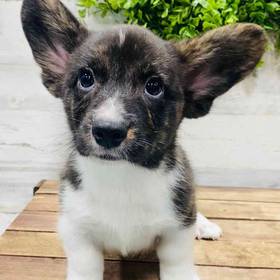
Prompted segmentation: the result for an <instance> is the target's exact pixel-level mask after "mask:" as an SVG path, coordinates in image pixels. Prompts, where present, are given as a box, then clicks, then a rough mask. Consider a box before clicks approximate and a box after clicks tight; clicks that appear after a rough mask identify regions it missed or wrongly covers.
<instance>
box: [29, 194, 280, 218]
mask: <svg viewBox="0 0 280 280" xmlns="http://www.w3.org/2000/svg"><path fill="white" fill-rule="evenodd" d="M197 204H198V210H199V211H201V212H202V213H206V216H207V217H209V218H212V219H217V218H219V219H246V220H271V221H280V211H279V204H277V203H268V202H244V201H224V200H198V201H197ZM58 209H59V206H58V197H57V196H56V195H47V194H38V195H36V196H35V197H34V199H33V200H32V202H31V203H29V204H28V205H27V207H26V209H25V210H26V211H50V212H57V211H58Z"/></svg>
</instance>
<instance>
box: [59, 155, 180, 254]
mask: <svg viewBox="0 0 280 280" xmlns="http://www.w3.org/2000/svg"><path fill="white" fill-rule="evenodd" d="M77 165H78V166H77V169H78V170H79V172H80V174H81V177H82V185H81V189H79V190H73V189H72V188H70V187H67V186H66V189H65V193H64V196H63V210H64V215H67V216H68V218H69V219H71V221H73V223H75V226H77V227H80V229H82V230H83V231H88V234H90V235H92V238H93V241H94V242H96V243H98V244H99V245H101V246H102V247H104V248H105V249H107V250H117V251H119V252H121V253H122V254H123V255H126V254H128V253H131V252H137V251H139V250H143V249H145V248H148V247H149V246H150V245H152V243H153V241H154V240H155V238H156V237H157V236H159V235H161V233H162V232H164V231H165V230H167V229H169V228H170V227H174V226H178V221H177V220H176V216H175V213H174V206H173V203H172V187H171V186H172V185H173V184H172V182H173V183H174V174H172V172H170V173H166V172H165V171H164V170H163V169H162V168H159V169H156V170H148V169H146V168H142V167H138V166H134V165H132V164H130V163H128V162H125V161H116V162H109V161H103V160H99V159H92V158H85V157H80V156H79V157H78V158H77ZM65 183H66V184H67V182H64V184H65Z"/></svg>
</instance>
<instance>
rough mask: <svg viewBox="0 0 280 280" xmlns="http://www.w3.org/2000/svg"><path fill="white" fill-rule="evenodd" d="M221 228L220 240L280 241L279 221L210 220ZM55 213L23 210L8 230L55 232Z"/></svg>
mask: <svg viewBox="0 0 280 280" xmlns="http://www.w3.org/2000/svg"><path fill="white" fill-rule="evenodd" d="M212 221H213V222H215V223H217V224H218V225H220V226H221V228H222V229H223V236H222V238H221V240H260V241H263V240H265V241H267V242H279V243H280V234H279V232H280V222H273V221H248V220H215V219H214V220H212ZM56 224H57V214H56V213H55V212H44V211H24V212H23V213H21V215H19V216H18V217H17V218H16V219H15V220H14V222H13V223H12V224H11V225H10V227H9V229H8V230H9V231H34V232H55V231H56Z"/></svg>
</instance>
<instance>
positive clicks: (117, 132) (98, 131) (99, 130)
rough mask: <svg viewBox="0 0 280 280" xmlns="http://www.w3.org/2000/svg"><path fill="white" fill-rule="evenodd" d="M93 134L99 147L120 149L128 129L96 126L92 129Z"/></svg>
mask: <svg viewBox="0 0 280 280" xmlns="http://www.w3.org/2000/svg"><path fill="white" fill-rule="evenodd" d="M92 134H93V137H94V138H95V141H96V142H97V144H98V145H100V146H102V147H104V148H106V149H111V148H115V147H118V146H119V145H120V144H121V143H122V141H123V140H124V139H125V138H126V136H127V128H125V127H117V128H116V127H112V126H110V125H106V126H104V125H103V126H94V127H93V128H92Z"/></svg>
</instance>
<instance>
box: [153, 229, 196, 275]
mask: <svg viewBox="0 0 280 280" xmlns="http://www.w3.org/2000/svg"><path fill="white" fill-rule="evenodd" d="M194 232H195V227H194V226H190V227H187V228H185V229H172V230H169V231H168V232H166V233H165V234H164V235H163V236H162V240H161V243H160V245H159V247H158V251H157V253H158V257H159V261H160V279H161V280H199V277H198V276H197V274H196V270H195V266H194V256H193V255H194V250H193V247H194Z"/></svg>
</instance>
